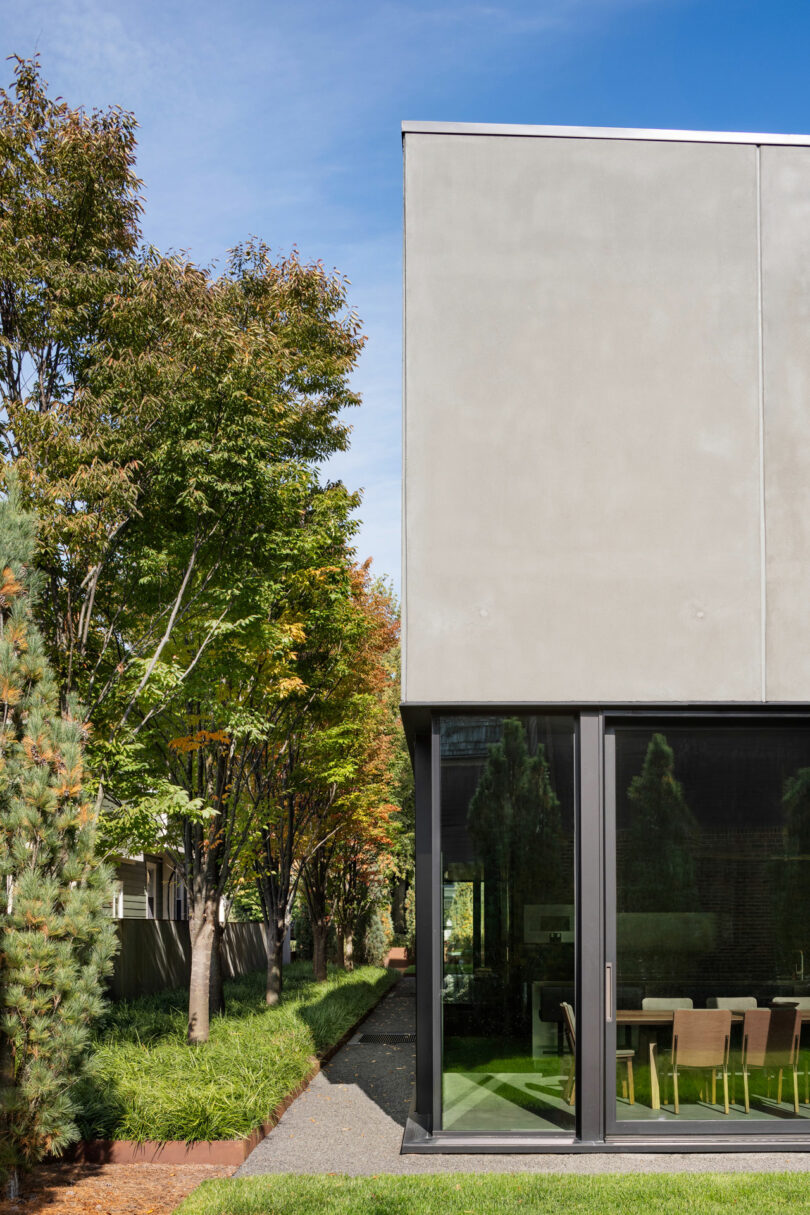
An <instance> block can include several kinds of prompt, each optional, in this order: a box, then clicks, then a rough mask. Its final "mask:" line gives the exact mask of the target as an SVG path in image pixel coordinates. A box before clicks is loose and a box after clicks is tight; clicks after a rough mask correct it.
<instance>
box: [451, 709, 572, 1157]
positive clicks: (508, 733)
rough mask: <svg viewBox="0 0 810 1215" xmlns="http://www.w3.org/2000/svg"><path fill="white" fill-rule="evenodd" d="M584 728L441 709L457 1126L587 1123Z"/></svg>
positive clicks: (554, 719)
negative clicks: (582, 1083)
mask: <svg viewBox="0 0 810 1215" xmlns="http://www.w3.org/2000/svg"><path fill="white" fill-rule="evenodd" d="M575 736H576V729H575V722H574V719H573V718H572V717H570V716H550V715H546V716H537V715H525V714H515V715H510V716H472V715H470V716H453V717H450V716H448V717H443V718H442V719H441V723H440V731H439V737H440V750H441V757H440V762H441V773H440V776H441V808H440V809H441V874H442V888H441V922H442V930H441V931H442V957H441V1020H442V1069H441V1096H442V1127H443V1129H444V1130H445V1131H453V1132H456V1133H465V1132H473V1133H475V1132H488V1133H493V1132H494V1133H512V1132H528V1133H532V1134H537V1135H543V1136H546V1135H557V1134H561V1135H566V1136H568V1137H569V1138H570V1137H571V1136H573V1134H574V1133H575V1128H576V1118H575V1114H576V1100H577V1096H576V1091H577V1086H576V1074H575V1065H574V1059H575V1055H574V1049H575V1041H576V1007H575V1003H576V1002H575V975H576V960H575V952H576V940H575V925H576V909H575V882H574V876H575V844H576V830H575V822H576V813H575V809H576V778H575V757H576V747H575Z"/></svg>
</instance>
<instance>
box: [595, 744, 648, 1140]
mask: <svg viewBox="0 0 810 1215" xmlns="http://www.w3.org/2000/svg"><path fill="white" fill-rule="evenodd" d="M603 748H604V764H605V769H604V771H605V787H604V793H603V802H604V816H605V818H604V823H605V826H604V832H605V836H604V839H605V844H604V860H605V869H604V879H603V880H604V892H605V937H604V940H605V966H609V967H610V969H611V975H612V977H613V982H612V989H613V990H612V993H611V1001H612V1002H611V1009H610V1014H611V1019H610V1020H609V1021H608V1020H606V1022H605V1127H606V1130H607V1133H608V1134H613V1133H614V1132H615V1129H616V1065H615V1062H614V1060H615V1058H616V1045H617V1043H616V985H617V983H618V974H619V972H618V967H617V965H616V736H615V734H614V733H613V730H612V729H611V728H610V727H608V728H607V729H606V730H605V733H604V742H603ZM639 1062H641V1061H640V1060H639Z"/></svg>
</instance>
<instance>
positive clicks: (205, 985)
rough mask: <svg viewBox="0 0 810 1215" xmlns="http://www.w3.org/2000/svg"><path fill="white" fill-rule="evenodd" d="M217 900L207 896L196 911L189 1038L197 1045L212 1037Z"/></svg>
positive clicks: (193, 934)
mask: <svg viewBox="0 0 810 1215" xmlns="http://www.w3.org/2000/svg"><path fill="white" fill-rule="evenodd" d="M216 910H217V909H216V904H215V903H214V902H213V900H211V899H206V900H205V902H204V904H203V907H202V910H201V911H195V913H194V914H193V916H192V918H191V919H190V922H189V928H190V930H191V980H190V982H189V989H188V1041H189V1045H191V1046H197V1045H199V1044H200V1043H202V1042H207V1041H208V1028H209V1020H210V1019H209V1014H208V1002H209V1000H210V993H211V953H212V949H213V944H214V924H215V919H216Z"/></svg>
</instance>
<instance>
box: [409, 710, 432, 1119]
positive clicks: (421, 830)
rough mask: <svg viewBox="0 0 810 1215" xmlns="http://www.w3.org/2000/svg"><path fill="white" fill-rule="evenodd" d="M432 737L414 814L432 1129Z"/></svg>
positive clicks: (424, 1100)
mask: <svg viewBox="0 0 810 1215" xmlns="http://www.w3.org/2000/svg"><path fill="white" fill-rule="evenodd" d="M430 758H431V737H430V734H417V735H416V736H415V738H414V747H413V761H414V816H415V840H414V843H415V883H416V1086H415V1087H416V1103H415V1108H416V1113H417V1114H418V1116H419V1118H420V1119H421V1120H422V1121H423V1122H424V1123H425V1124H426V1129H427V1130H430V1129H432V1127H431V1126H430V1116H431V1110H432V1104H433V1033H432V1025H433V992H434V988H433V969H432V966H433V962H432V949H431V940H432V937H433V933H434V924H433V920H434V916H433V902H434V900H433V897H432V882H433V876H432V866H433V823H432V819H433V814H432V795H431V765H430Z"/></svg>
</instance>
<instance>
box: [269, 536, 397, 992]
mask: <svg viewBox="0 0 810 1215" xmlns="http://www.w3.org/2000/svg"><path fill="white" fill-rule="evenodd" d="M347 556H348V554H347ZM302 619H305V620H306V621H307V635H306V638H305V641H304V643H303V644H302V645H301V646H300V647H299V655H298V662H299V666H298V671H299V676H300V689H299V692H298V693H297V695H296V696H294V697H291V698H290V704H289V709H288V712H287V714H286V715H285V718H284V721H283V728H282V729H280V730H279V731H278V734H277V741H276V746H275V751H274V753H273V754H270V753H268V755H267V762H268V764H270V765H271V766H272V767H273V769H274V772H273V775H272V778H271V780H270V781H269V782H267V783H265V785H264V796H263V801H262V805H261V806H260V807H258V808H257V814H256V824H257V826H256V836H255V840H254V853H253V855H254V871H255V880H256V883H257V888H258V890H259V894H260V899H261V904H262V907H263V913H264V916H265V921H266V923H267V926H268V933H267V940H268V977H267V1001H268V1003H270V1004H274V1003H276V1002H277V1001H278V999H279V998H280V994H281V985H282V973H281V965H280V959H281V950H282V945H283V940H284V935H285V933H286V931H287V927H288V925H289V921H290V915H291V913H292V906H293V903H294V901H295V897H296V893H297V891H298V888H299V885H300V883H301V882H302V881H305V883H306V885H305V891H306V894H307V901H308V904H309V908H310V919H311V921H312V930H313V937H314V942H315V949H314V953H315V959H314V961H315V967H316V974H317V975H318V976H319V977H325V961H326V957H325V943H326V932H327V929H328V925H329V914H330V913H329V910H328V895H327V889H326V883H327V876H328V873H329V869H330V865H331V862H332V859H333V857H334V855H335V851H336V849H337V847H338V844H339V842H340V839H341V838H342V833H343V832H344V831H345V829H346V828H347V826H348V825H349V823H350V822H351V821H357V819H356V817H355V816H356V815H357V814H359V813H360V811H361V808H362V806H363V805H364V804H365V801H364V799H368V798H371V799H372V800H374V799H376V798H377V797H378V796H379V788H378V786H377V785H374V784H373V783H372V782H371V780H370V779H369V778H370V776H371V767H370V764H371V757H370V753H369V751H368V750H367V749H366V747H367V742H368V739H369V729H370V726H371V722H372V720H373V719H374V716H375V713H376V711H377V710H376V708H375V706H377V705H378V704H381V703H382V701H381V694H382V691H383V689H384V688H385V689H386V690H387V686H388V685H390V682H391V674H390V665H386V662H387V656H388V655H390V653H391V651H392V648H393V646H394V644H395V641H396V636H397V630H398V620H397V616H396V609H395V606H394V605H393V601H392V600H391V597H390V595H389V594H388V592H387V591H386V590H385V589H384V588H381V587H379V586H378V584H375V583H374V582H373V580H372V579H371V575H370V569H369V563H366V565H364V566H361V567H357V566H352V565H351V563H350V562H349V561H348V560H347V563H346V564H345V565H344V566H343V567H342V572H341V567H340V565H337V564H336V565H335V566H334V567H333V569H332V571H331V574H330V575H329V577H324V579H323V580H322V581H321V582H320V584H313V585H312V587H311V589H310V595H309V598H308V600H307V603H306V611H305V614H304V615H303V616H302ZM372 733H373V730H372ZM361 773H362V777H361Z"/></svg>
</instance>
